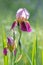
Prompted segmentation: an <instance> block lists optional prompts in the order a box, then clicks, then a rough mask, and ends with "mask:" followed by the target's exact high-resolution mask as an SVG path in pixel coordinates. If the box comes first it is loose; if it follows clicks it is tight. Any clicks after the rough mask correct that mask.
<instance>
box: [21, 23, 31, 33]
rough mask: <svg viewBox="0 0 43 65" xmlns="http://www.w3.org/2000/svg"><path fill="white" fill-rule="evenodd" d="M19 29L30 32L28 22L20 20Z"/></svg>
mask: <svg viewBox="0 0 43 65" xmlns="http://www.w3.org/2000/svg"><path fill="white" fill-rule="evenodd" d="M20 29H21V30H22V31H27V32H31V31H32V29H31V26H30V23H29V22H21V24H20Z"/></svg>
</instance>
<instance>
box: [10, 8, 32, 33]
mask: <svg viewBox="0 0 43 65" xmlns="http://www.w3.org/2000/svg"><path fill="white" fill-rule="evenodd" d="M29 16H30V14H29V12H28V11H27V10H26V9H25V8H20V9H19V10H18V11H17V13H16V21H14V22H13V24H12V26H11V29H13V28H15V27H16V26H19V27H20V30H22V31H26V32H31V31H32V28H31V26H30V23H29V22H28V18H29Z"/></svg>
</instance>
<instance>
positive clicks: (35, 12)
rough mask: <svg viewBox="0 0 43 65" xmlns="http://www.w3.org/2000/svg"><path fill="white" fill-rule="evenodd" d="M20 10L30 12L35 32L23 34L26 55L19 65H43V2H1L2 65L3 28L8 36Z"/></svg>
mask: <svg viewBox="0 0 43 65" xmlns="http://www.w3.org/2000/svg"><path fill="white" fill-rule="evenodd" d="M19 8H26V9H27V10H28V11H29V13H30V18H29V22H30V24H31V26H32V29H33V32H32V33H24V32H23V33H22V37H21V41H22V43H23V52H25V54H24V53H23V58H22V59H21V61H20V62H19V63H18V64H17V65H20V64H21V65H43V0H0V65H4V61H3V53H2V51H3V42H2V34H3V30H2V26H4V28H5V30H6V34H7V35H8V33H9V29H10V26H11V24H12V23H13V21H14V20H15V18H16V16H15V15H16V11H17V10H18V9H19ZM36 35H37V36H36ZM24 36H25V37H24ZM27 37H28V39H27Z"/></svg>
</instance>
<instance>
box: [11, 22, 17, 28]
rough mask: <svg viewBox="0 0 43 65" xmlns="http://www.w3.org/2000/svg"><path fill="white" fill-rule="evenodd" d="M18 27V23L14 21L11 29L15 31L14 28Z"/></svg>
mask: <svg viewBox="0 0 43 65" xmlns="http://www.w3.org/2000/svg"><path fill="white" fill-rule="evenodd" d="M16 26H17V22H16V21H14V22H13V24H12V26H11V29H13V28H14V27H16Z"/></svg>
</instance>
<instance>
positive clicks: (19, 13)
mask: <svg viewBox="0 0 43 65" xmlns="http://www.w3.org/2000/svg"><path fill="white" fill-rule="evenodd" d="M29 16H30V14H29V12H28V11H27V10H26V9H25V8H20V9H19V10H18V11H17V13H16V18H21V17H23V18H25V19H28V18H29Z"/></svg>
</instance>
